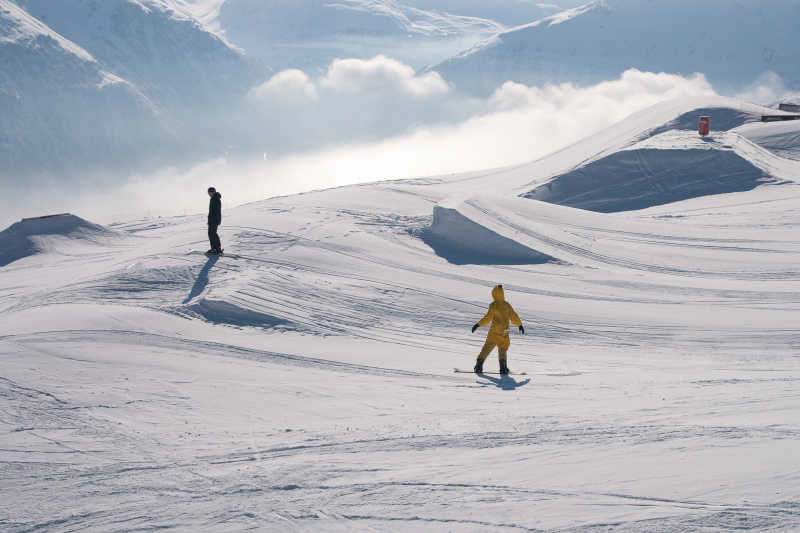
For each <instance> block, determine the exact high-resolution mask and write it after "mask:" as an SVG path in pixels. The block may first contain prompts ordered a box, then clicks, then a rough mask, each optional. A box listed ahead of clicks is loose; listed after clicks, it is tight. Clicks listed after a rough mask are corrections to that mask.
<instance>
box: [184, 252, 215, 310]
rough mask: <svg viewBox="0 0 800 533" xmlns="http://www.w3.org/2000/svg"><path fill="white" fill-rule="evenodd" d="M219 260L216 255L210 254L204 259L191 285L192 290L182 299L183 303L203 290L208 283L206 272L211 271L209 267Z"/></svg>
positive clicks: (186, 302)
mask: <svg viewBox="0 0 800 533" xmlns="http://www.w3.org/2000/svg"><path fill="white" fill-rule="evenodd" d="M217 261H219V256H218V255H212V256H211V257H209V258H208V261H206V264H205V265H204V266H203V269H202V270H201V271H200V274H198V275H197V280H196V281H195V282H194V285H192V290H191V291H190V292H189V296H187V297H186V299H185V300H184V301H183V303H185V304H188V303H189V302H190V301H192V298H194V297H195V296H197V295H199V294H200V293H202V292H203V290H204V289H205V288H206V286H207V285H208V273H209V272H210V271H211V268H212V267H213V266H214V265H215V264H216V263H217Z"/></svg>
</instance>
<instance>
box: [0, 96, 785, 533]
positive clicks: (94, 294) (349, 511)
mask: <svg viewBox="0 0 800 533" xmlns="http://www.w3.org/2000/svg"><path fill="white" fill-rule="evenodd" d="M693 106H697V107H699V108H704V107H712V108H716V109H719V110H720V113H723V115H731V114H734V113H739V114H740V119H741V121H742V122H744V121H746V120H749V118H748V117H751V116H754V115H755V114H757V110H758V108H757V107H750V106H741V105H737V106H736V108H726V105H724V102H722V101H719V100H714V101H704V102H694V103H687V102H685V101H684V102H670V103H667V104H664V105H662V106H657V107H656V108H653V109H651V110H648V111H646V112H644V113H642V114H640V115H637V116H636V117H632V118H631V119H630V120H628V121H626V122H625V123H623V124H620V125H618V126H617V127H615V128H612V129H611V130H609V131H607V132H604V133H602V134H599V135H597V136H594V137H592V138H590V139H587V140H585V141H584V142H582V143H578V144H577V145H575V146H573V147H570V148H568V149H566V150H564V151H562V152H560V153H558V154H555V155H553V156H551V157H549V158H545V159H543V160H540V161H538V162H534V163H531V164H529V165H525V166H523V167H518V168H515V169H500V170H496V171H492V172H475V173H470V174H466V175H458V176H444V177H434V178H426V179H418V180H407V181H389V182H382V183H376V184H368V185H361V186H354V187H345V188H340V189H332V190H326V191H319V192H314V193H308V194H303V195H296V196H289V197H283V198H273V199H269V200H265V201H260V202H255V203H252V204H248V205H244V206H239V207H235V208H232V207H231V206H227V205H226V206H225V208H224V215H223V225H222V227H221V234H222V239H223V244H224V246H225V248H226V251H227V252H228V254H229V255H226V256H222V257H211V258H209V257H206V256H205V255H203V254H202V253H199V252H196V251H197V250H203V249H205V247H206V240H205V234H204V233H205V228H204V223H205V221H204V217H202V216H191V217H174V218H158V219H143V220H138V221H128V222H124V223H118V224H114V225H112V226H110V227H109V228H107V229H106V230H102V229H101V230H102V231H103V232H104V233H103V236H102V238H99V237H97V236H95V237H94V238H93V240H92V241H91V242H86V243H85V245H78V244H74V245H73V246H72V247H70V246H67V247H64V246H58V247H50V248H48V247H40V248H39V249H38V250H37V251H36V253H33V254H29V255H26V256H25V257H20V258H19V259H18V260H15V261H13V262H11V263H9V264H7V265H5V266H3V267H0V360H2V365H0V411H1V412H2V415H0V460H2V461H3V462H2V465H3V480H4V482H2V483H0V526H2V529H4V530H8V531H13V532H17V531H30V530H37V529H39V530H51V531H67V530H75V529H81V530H86V531H130V530H135V529H155V528H164V529H177V530H191V531H239V530H244V529H248V528H255V529H262V530H270V531H287V530H289V531H320V530H324V531H374V530H378V531H385V530H392V531H508V530H523V531H569V532H573V533H577V532H581V533H588V532H596V531H607V530H609V528H613V529H614V530H616V531H625V532H634V531H681V532H693V531H704V532H707V531H714V532H722V531H731V530H749V531H770V532H775V531H781V532H790V531H796V530H797V529H798V527H800V476H798V470H797V462H796V459H795V456H796V453H795V451H796V449H797V446H798V441H799V440H800V424H798V420H800V407H798V404H797V401H796V388H797V383H798V381H800V366H798V357H797V354H798V350H799V349H800V335H798V332H797V327H796V317H797V315H798V312H799V311H800V297H798V294H800V291H798V288H800V269H798V265H799V264H800V239H799V238H798V233H797V216H798V214H799V213H800V186H799V185H797V184H796V183H795V182H793V181H789V180H783V181H781V182H780V183H775V184H770V185H761V186H759V187H756V188H754V189H751V190H748V191H740V192H735V193H728V194H715V195H707V196H702V197H697V198H691V199H687V200H685V201H681V202H677V203H669V204H664V205H661V206H655V207H651V208H649V209H646V210H637V211H626V212H620V213H615V214H604V213H596V212H591V211H585V210H581V209H575V208H572V207H566V206H560V205H554V204H550V203H545V202H541V201H536V200H529V199H525V198H520V197H519V194H521V193H523V192H525V191H527V190H530V188H531V183H539V182H541V181H545V180H548V179H552V178H553V177H556V176H558V175H560V174H561V173H563V171H562V170H560V169H571V168H578V167H579V166H580V165H582V164H585V162H586V161H587V160H592V161H602V158H603V157H606V156H609V155H612V154H614V153H616V152H619V151H620V150H622V151H626V150H627V151H630V150H632V149H637V148H635V147H636V146H637V145H639V144H640V143H645V146H650V147H651V148H652V146H653V145H654V144H656V145H661V146H666V145H669V146H670V148H669V149H662V151H664V152H667V153H670V154H671V155H672V157H673V158H674V159H675V161H674V164H675V165H676V166H679V165H681V164H682V159H683V157H684V156H685V152H682V151H680V150H676V149H675V147H676V146H677V144H678V141H679V140H680V139H682V141H681V142H684V143H689V144H691V145H692V146H694V144H695V141H692V140H691V139H689V138H688V137H687V134H685V133H684V132H683V131H681V130H680V129H678V130H674V129H673V130H667V131H659V130H663V128H664V125H665V124H670V123H672V122H673V121H675V120H676V119H677V118H679V117H681V116H683V115H684V114H687V113H691V112H692V110H693V109H695V108H696V107H693ZM748 112H752V115H751V114H750V113H748ZM712 124H713V121H712ZM671 136H674V137H671ZM733 138H735V139H741V137H740V136H739V134H736V133H734V132H726V133H722V132H715V134H714V139H713V141H712V145H714V146H712V147H711V148H708V150H717V151H728V152H734V153H736V154H737V155H740V157H750V159H749V160H751V161H755V160H757V159H758V158H760V157H762V156H763V157H764V161H767V162H769V164H770V165H771V168H772V169H773V170H771V171H768V172H770V173H772V172H777V171H778V169H786V168H788V167H787V165H791V164H794V163H795V162H792V161H791V160H788V159H785V158H781V157H778V156H776V155H775V154H772V153H769V152H767V151H766V150H764V149H762V147H759V146H756V145H752V146H751V145H749V144H748V145H747V146H750V147H749V148H747V149H743V148H741V147H737V146H735V145H731V148H723V147H721V146H720V147H717V146H716V144H724V143H726V142H728V141H730V140H731V139H733ZM668 141H669V142H668ZM700 142H702V141H700ZM737 142H739V143H750V141H744V140H739V141H737ZM648 143H649V144H648ZM747 150H750V152H747ZM748 153H752V154H756V155H758V157H755V156H754V155H750V156H748V155H747V154H748ZM765 168H767V167H766V166H765ZM765 172H766V171H765ZM771 175H772V174H771ZM490 192H491V194H490ZM223 193H224V191H223ZM44 230H45V231H46V232H49V233H48V234H49V235H51V237H49V238H48V239H55V240H56V241H59V242H61V243H64V242H65V241H64V240H62V239H64V233H67V234H68V235H69V233H70V232H65V231H64V230H63V228H62V227H61V226H59V225H56V227H49V228H45V229H44ZM15 231H25V232H28V233H35V232H40V233H41V232H42V229H41V228H35V227H33V226H32V225H31V222H30V221H26V222H22V223H20V225H19V226H17V227H16V230H15ZM431 232H433V233H434V234H435V235H436V236H438V237H439V238H440V239H445V240H447V241H448V243H449V244H450V245H452V246H455V247H459V246H461V248H460V249H459V250H457V251H458V252H459V254H460V255H459V257H458V258H457V259H460V261H452V260H450V259H452V257H450V258H448V257H445V256H443V255H446V254H438V253H437V251H439V250H437V247H438V246H439V245H440V244H441V241H439V242H437V241H436V240H434V241H432V242H431V241H430V240H429V239H428V237H429V236H430V233H431ZM68 238H69V239H80V237H79V235H73V236H71V237H68ZM426 241H427V242H426ZM76 242H77V241H76ZM428 242H431V244H432V246H433V247H432V246H431V245H429V244H428ZM466 244H468V245H469V246H465V245H466ZM190 250H195V252H190ZM525 250H527V252H524V253H523V251H525ZM450 251H452V247H451V250H450ZM493 251H497V252H498V253H495V254H494V256H492V253H487V252H493ZM531 251H533V252H535V254H536V255H535V256H534V255H530V256H529V257H528V258H527V260H525V257H524V254H525V253H529V254H531V253H532V252H531ZM456 263H458V264H456ZM495 283H502V284H503V285H504V287H505V290H506V295H507V297H508V299H509V300H510V301H511V303H512V304H513V305H514V307H515V308H516V310H517V311H518V312H519V314H520V316H521V317H522V319H523V322H524V324H525V326H526V335H525V336H522V335H519V334H517V333H516V331H514V332H512V337H511V340H512V346H511V350H510V355H509V357H510V367H511V369H512V371H516V372H517V373H516V374H514V375H512V376H509V377H503V378H500V377H499V376H495V375H490V374H486V375H483V376H475V375H470V374H455V373H453V372H452V368H453V367H461V368H467V369H469V368H470V367H471V366H472V364H473V361H474V356H475V354H476V353H477V351H478V350H479V348H480V346H481V344H482V342H483V335H484V333H485V330H484V329H482V330H480V331H479V332H476V333H475V334H474V335H471V334H470V332H469V328H470V326H471V325H472V324H473V323H474V322H475V321H476V320H478V319H479V318H480V317H481V316H482V315H483V313H485V311H486V306H487V304H488V303H489V298H490V297H489V292H490V289H491V287H492V285H494V284H495ZM496 365H497V360H496V355H492V356H491V358H490V359H489V361H488V362H487V364H486V368H487V369H495V368H496ZM522 372H525V374H523V373H522Z"/></svg>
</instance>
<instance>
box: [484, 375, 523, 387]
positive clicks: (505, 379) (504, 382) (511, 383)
mask: <svg viewBox="0 0 800 533" xmlns="http://www.w3.org/2000/svg"><path fill="white" fill-rule="evenodd" d="M479 377H482V378H483V379H486V380H489V381H490V382H491V383H493V384H494V385H495V386H496V387H497V388H498V389H503V390H516V389H518V388H520V387H524V386H525V385H527V384H528V383H530V382H531V378H527V379H524V380H522V381H517V380H516V379H514V378H512V377H511V376H509V375H504V376H500V377H499V378H496V377H494V376H489V375H486V374H480V375H479Z"/></svg>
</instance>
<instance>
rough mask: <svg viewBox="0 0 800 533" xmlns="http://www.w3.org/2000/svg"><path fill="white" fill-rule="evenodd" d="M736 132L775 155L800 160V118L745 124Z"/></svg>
mask: <svg viewBox="0 0 800 533" xmlns="http://www.w3.org/2000/svg"><path fill="white" fill-rule="evenodd" d="M736 133H738V134H740V135H742V136H743V137H745V138H747V139H749V140H751V141H753V142H754V143H756V144H757V145H759V146H761V147H763V148H766V149H767V150H769V151H770V152H772V153H773V154H775V155H778V156H780V157H784V158H786V159H792V160H794V161H800V120H793V121H788V122H769V123H761V122H759V123H756V124H745V125H743V126H741V127H739V128H737V129H736Z"/></svg>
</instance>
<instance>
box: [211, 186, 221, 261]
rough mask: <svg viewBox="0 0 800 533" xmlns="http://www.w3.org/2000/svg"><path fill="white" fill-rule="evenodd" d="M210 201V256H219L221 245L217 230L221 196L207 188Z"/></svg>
mask: <svg viewBox="0 0 800 533" xmlns="http://www.w3.org/2000/svg"><path fill="white" fill-rule="evenodd" d="M208 195H209V196H210V197H211V201H210V202H209V204H208V240H209V242H210V243H211V249H210V250H209V251H208V253H210V254H221V253H222V243H221V242H220V241H219V235H218V234H217V228H218V227H219V225H220V224H221V223H222V195H221V194H220V193H218V192H217V190H216V189H215V188H214V187H209V188H208Z"/></svg>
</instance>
